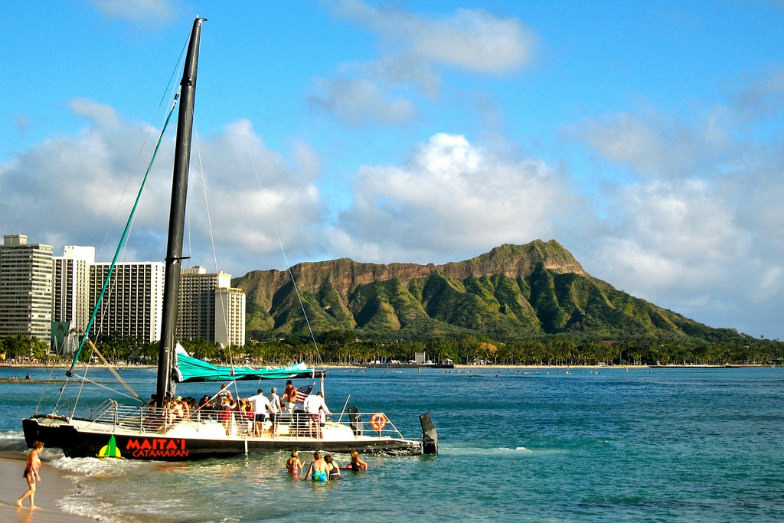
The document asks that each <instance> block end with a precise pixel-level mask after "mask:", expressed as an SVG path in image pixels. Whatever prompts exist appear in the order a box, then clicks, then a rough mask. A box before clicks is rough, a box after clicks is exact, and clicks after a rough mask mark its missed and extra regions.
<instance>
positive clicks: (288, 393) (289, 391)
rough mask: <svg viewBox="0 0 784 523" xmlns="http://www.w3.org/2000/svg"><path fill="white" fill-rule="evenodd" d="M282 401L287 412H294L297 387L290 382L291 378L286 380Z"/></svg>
mask: <svg viewBox="0 0 784 523" xmlns="http://www.w3.org/2000/svg"><path fill="white" fill-rule="evenodd" d="M283 403H285V404H286V408H287V409H289V412H291V413H293V412H294V408H295V407H296V405H297V387H295V386H294V384H293V383H291V380H287V381H286V390H284V391H283Z"/></svg>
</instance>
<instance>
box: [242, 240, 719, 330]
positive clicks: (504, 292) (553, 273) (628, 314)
mask: <svg viewBox="0 0 784 523" xmlns="http://www.w3.org/2000/svg"><path fill="white" fill-rule="evenodd" d="M291 272H292V274H293V275H294V278H295V280H296V281H297V286H298V289H299V295H300V297H301V299H302V302H303V306H304V307H305V310H306V312H307V314H308V319H309V320H310V323H311V326H312V328H313V330H314V331H315V332H317V333H319V332H326V331H330V330H354V331H355V332H356V333H357V335H358V336H368V337H374V336H375V337H395V338H407V339H414V338H422V337H434V336H449V335H459V334H466V333H474V334H482V335H488V336H492V337H494V338H496V339H516V338H525V337H529V336H531V335H538V334H556V333H575V334H583V335H591V336H597V337H619V336H666V337H670V338H672V337H683V338H686V337H699V338H703V339H711V338H712V337H714V336H718V335H719V334H720V333H722V332H723V333H724V334H726V330H721V329H712V328H710V327H707V326H705V325H702V324H699V323H697V322H695V321H693V320H690V319H688V318H685V317H683V316H681V315H679V314H676V313H674V312H672V311H668V310H665V309H662V308H661V307H657V306H656V305H653V304H651V303H649V302H646V301H644V300H641V299H638V298H635V297H633V296H630V295H629V294H626V293H624V292H621V291H618V290H616V289H615V288H614V287H612V286H611V285H610V284H608V283H606V282H603V281H601V280H598V279H596V278H593V277H591V276H590V275H589V274H587V273H586V272H585V271H584V270H583V268H582V266H581V265H580V264H579V263H578V262H577V260H576V259H575V258H574V257H573V256H572V254H571V253H570V252H569V251H568V250H566V249H565V248H564V247H562V246H561V245H560V244H559V243H558V242H556V241H555V240H550V241H548V242H544V241H541V240H536V241H534V242H531V243H529V244H526V245H501V246H499V247H496V248H494V249H493V250H491V251H490V252H488V253H485V254H482V255H480V256H477V257H476V258H472V259H470V260H465V261H461V262H452V263H447V264H444V265H433V264H430V265H417V264H389V265H382V264H371V263H358V262H355V261H352V260H349V259H346V258H343V259H339V260H331V261H324V262H318V263H302V264H299V265H296V266H294V267H292V268H291ZM233 285H234V286H235V287H239V288H242V289H244V290H245V292H246V293H247V313H248V314H247V330H248V332H249V333H256V334H259V333H270V334H273V333H274V334H280V335H283V334H286V335H288V334H301V333H304V332H306V324H305V320H304V317H303V315H302V311H301V307H300V304H299V301H298V299H297V296H296V293H295V292H294V287H293V285H292V283H291V278H290V276H289V274H288V272H287V271H275V270H271V271H253V272H250V273H248V274H246V275H245V276H243V277H241V278H236V279H235V280H234V281H233Z"/></svg>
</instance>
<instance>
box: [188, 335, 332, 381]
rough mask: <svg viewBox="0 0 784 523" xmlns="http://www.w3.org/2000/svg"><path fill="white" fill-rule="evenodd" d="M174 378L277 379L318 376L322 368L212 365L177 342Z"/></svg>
mask: <svg viewBox="0 0 784 523" xmlns="http://www.w3.org/2000/svg"><path fill="white" fill-rule="evenodd" d="M176 358H177V359H176V365H175V368H174V379H175V381H177V382H178V383H187V382H194V381H236V380H279V379H292V378H310V377H320V376H322V375H323V373H324V371H323V370H320V369H319V370H317V369H312V368H308V367H307V365H305V364H304V363H296V364H294V365H289V366H287V367H264V368H260V369H254V368H251V367H226V366H221V365H213V364H212V363H208V362H206V361H203V360H200V359H197V358H193V357H191V356H188V353H187V352H185V349H183V348H182V346H181V345H179V344H177V350H176Z"/></svg>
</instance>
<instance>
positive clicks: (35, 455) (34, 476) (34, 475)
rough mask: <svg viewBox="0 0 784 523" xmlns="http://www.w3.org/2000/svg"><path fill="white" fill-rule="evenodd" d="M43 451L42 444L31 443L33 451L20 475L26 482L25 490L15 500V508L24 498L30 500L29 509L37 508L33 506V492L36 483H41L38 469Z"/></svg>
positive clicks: (37, 442)
mask: <svg viewBox="0 0 784 523" xmlns="http://www.w3.org/2000/svg"><path fill="white" fill-rule="evenodd" d="M43 450H44V444H43V443H42V442H40V441H36V442H35V443H33V450H31V451H30V454H29V455H28V456H27V465H25V469H24V474H22V477H23V478H24V479H25V481H27V490H26V491H25V493H24V494H22V495H21V496H19V499H17V500H16V506H17V507H21V506H22V501H24V499H25V498H30V508H38V507H36V506H35V490H36V482H38V483H40V482H41V476H39V475H38V469H40V468H41V452H42V451H43Z"/></svg>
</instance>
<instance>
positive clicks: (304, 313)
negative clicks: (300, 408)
mask: <svg viewBox="0 0 784 523" xmlns="http://www.w3.org/2000/svg"><path fill="white" fill-rule="evenodd" d="M245 153H246V154H247V156H248V163H249V164H250V166H251V169H253V174H254V175H255V176H256V182H257V183H258V184H259V188H264V186H263V185H262V183H261V177H260V176H259V171H258V170H257V169H256V164H255V162H253V160H252V159H251V156H250V151H249V150H248V149H247V144H246V146H245ZM272 228H273V229H274V230H275V237H276V238H277V239H278V245H280V252H281V253H282V254H283V263H284V265H285V266H286V267H287V269H286V270H287V271H288V273H289V277H290V278H291V284H292V285H293V286H294V293H295V294H296V295H297V301H298V302H299V308H300V309H301V310H302V316H303V317H304V318H305V324H306V325H307V326H308V332H309V333H310V340H311V341H312V342H313V348H315V349H316V357H317V358H318V362H319V363H320V364H321V365H323V364H324V360H322V359H321V351H319V348H318V343H317V342H316V336H315V335H314V334H313V328H312V327H311V325H310V318H308V313H307V311H305V304H304V303H303V302H302V296H300V294H299V288H298V287H297V280H296V278H294V272H292V270H291V265H290V264H289V259H288V257H287V256H286V249H284V248H283V240H282V239H281V237H280V231H279V230H278V227H277V225H276V224H274V223H273V224H272Z"/></svg>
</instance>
